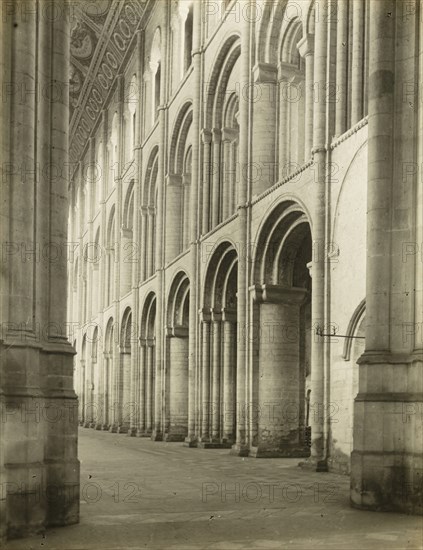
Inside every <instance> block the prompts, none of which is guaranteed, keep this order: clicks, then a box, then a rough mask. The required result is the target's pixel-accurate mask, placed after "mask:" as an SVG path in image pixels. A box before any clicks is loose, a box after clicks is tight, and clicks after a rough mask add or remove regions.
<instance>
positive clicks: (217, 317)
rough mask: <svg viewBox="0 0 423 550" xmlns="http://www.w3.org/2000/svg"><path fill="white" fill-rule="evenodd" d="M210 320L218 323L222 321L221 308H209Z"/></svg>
mask: <svg viewBox="0 0 423 550" xmlns="http://www.w3.org/2000/svg"><path fill="white" fill-rule="evenodd" d="M210 315H211V320H212V322H213V323H220V322H221V321H222V310H221V309H214V308H212V309H210Z"/></svg>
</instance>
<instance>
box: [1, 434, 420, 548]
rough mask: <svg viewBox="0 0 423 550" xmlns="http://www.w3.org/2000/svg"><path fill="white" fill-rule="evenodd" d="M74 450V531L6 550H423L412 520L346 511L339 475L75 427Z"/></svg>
mask: <svg viewBox="0 0 423 550" xmlns="http://www.w3.org/2000/svg"><path fill="white" fill-rule="evenodd" d="M79 445H80V447H79V449H80V450H79V457H80V460H81V523H80V524H79V525H74V526H70V527H66V528H60V529H50V530H48V531H47V532H46V534H45V535H39V536H37V537H32V538H30V539H22V540H15V541H11V542H9V543H8V545H7V548H8V550H17V549H19V550H32V549H63V550H76V549H78V550H90V549H102V550H108V549H110V550H111V549H116V550H117V549H119V550H123V549H144V548H145V549H150V548H151V549H166V550H167V549H171V550H177V549H178V550H190V549H210V550H211V549H213V550H232V549H233V550H235V549H261V550H267V549H285V548H294V549H312V548H324V549H325V550H326V549H331V548H333V549H337V550H341V549H354V550H356V549H360V550H365V549H367V548H369V549H370V548H371V549H374V548H380V549H389V548H395V549H403V548H407V549H408V548H422V539H423V537H422V527H423V520H422V518H421V517H413V516H406V515H397V514H382V513H375V512H363V511H358V510H353V509H351V508H350V506H349V496H348V485H349V480H348V478H347V477H344V476H338V475H335V474H323V473H320V474H317V473H315V472H306V471H303V470H301V469H300V468H298V466H297V462H298V460H292V459H253V458H239V457H234V456H230V455H229V454H228V451H227V450H220V449H208V450H204V449H188V448H185V447H183V446H182V445H181V444H180V443H153V442H152V441H150V440H147V439H138V438H131V437H127V436H125V435H119V434H109V433H104V432H97V431H94V430H90V429H83V428H81V429H80V440H79Z"/></svg>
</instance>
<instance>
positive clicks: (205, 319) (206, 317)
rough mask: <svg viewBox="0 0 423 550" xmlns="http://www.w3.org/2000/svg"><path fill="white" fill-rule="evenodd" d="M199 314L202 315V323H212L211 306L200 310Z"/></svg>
mask: <svg viewBox="0 0 423 550" xmlns="http://www.w3.org/2000/svg"><path fill="white" fill-rule="evenodd" d="M198 314H199V316H200V321H201V322H202V323H210V322H211V314H210V309H209V308H203V309H200V310H198Z"/></svg>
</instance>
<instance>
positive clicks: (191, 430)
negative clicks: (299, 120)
mask: <svg viewBox="0 0 423 550" xmlns="http://www.w3.org/2000/svg"><path fill="white" fill-rule="evenodd" d="M202 9H203V3H202V2H194V3H193V10H194V12H193V49H192V65H193V80H194V84H193V117H192V132H193V144H192V179H191V181H192V188H191V193H190V201H191V208H190V216H191V234H190V264H189V265H190V288H191V289H192V290H191V292H190V300H189V344H188V345H189V358H188V370H189V372H188V436H187V438H186V440H185V444H186V445H194V444H195V441H196V435H195V374H196V372H197V366H198V361H197V356H196V353H197V345H198V328H199V326H198V303H199V292H200V286H201V285H200V284H198V280H199V274H198V273H199V267H198V241H199V236H200V234H201V228H200V220H199V216H198V212H199V208H200V203H199V187H198V182H199V181H200V178H201V170H200V149H199V144H200V112H201V82H202V70H201V69H202V66H201V56H202V55H203V54H202V51H201V50H200V47H201V29H202V27H201V25H202V18H201V11H202ZM203 177H204V175H203Z"/></svg>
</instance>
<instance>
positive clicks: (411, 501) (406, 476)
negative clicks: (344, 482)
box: [350, 451, 423, 516]
mask: <svg viewBox="0 0 423 550" xmlns="http://www.w3.org/2000/svg"><path fill="white" fill-rule="evenodd" d="M422 467H423V465H422V458H421V456H420V457H418V456H416V455H413V454H410V453H397V452H395V453H392V454H388V453H383V452H371V451H353V452H352V453H351V493H350V502H351V506H352V507H353V508H359V509H361V510H374V511H376V512H400V513H405V514H415V515H420V516H421V515H423V489H422V475H421V472H422V470H423V468H422Z"/></svg>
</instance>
